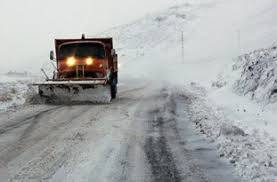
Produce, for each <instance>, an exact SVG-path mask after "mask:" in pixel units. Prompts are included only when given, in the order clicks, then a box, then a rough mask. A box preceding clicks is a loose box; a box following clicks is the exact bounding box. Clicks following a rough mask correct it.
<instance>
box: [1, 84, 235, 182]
mask: <svg viewBox="0 0 277 182" xmlns="http://www.w3.org/2000/svg"><path fill="white" fill-rule="evenodd" d="M189 104H190V98H189V97H186V96H184V95H181V94H179V93H178V92H177V91H176V89H172V88H170V87H162V86H155V87H154V86H153V84H152V83H147V84H136V85H135V86H134V84H133V85H132V86H130V84H128V83H125V84H124V85H121V86H120V91H119V98H118V99H117V100H114V101H113V102H112V104H106V105H105V104H103V105H29V106H24V107H23V108H22V109H20V110H19V111H17V112H6V113H2V114H0V135H1V137H0V178H1V179H0V181H59V182H60V181H82V182H83V181H90V182H91V181H107V182H108V181H111V182H114V181H116V182H117V181H118V182H119V181H153V182H158V181H159V182H163V181H164V182H168V181H174V182H175V181H177V182H178V181H213V182H214V181H218V182H221V181H238V179H237V177H236V176H235V175H234V173H233V168H232V166H230V165H229V164H228V163H227V162H225V161H223V160H222V159H219V156H218V154H217V153H216V147H215V146H214V144H213V143H212V142H211V141H209V140H208V139H206V138H205V137H204V136H203V135H201V134H199V132H197V130H195V128H194V126H193V123H192V122H191V121H190V120H189V117H188V116H189V114H190V113H188V109H187V107H188V105H189Z"/></svg>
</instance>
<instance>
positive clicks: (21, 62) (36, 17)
mask: <svg viewBox="0 0 277 182" xmlns="http://www.w3.org/2000/svg"><path fill="white" fill-rule="evenodd" d="M173 3H174V0H139V1H138V0H116V1H112V0H78V1H76V0H0V51H1V52H0V53H1V59H0V64H1V66H0V72H5V71H8V70H20V69H24V70H25V69H26V70H32V71H36V70H34V69H38V67H37V65H33V64H32V63H34V62H36V61H37V62H38V64H41V63H42V62H45V61H47V60H45V59H46V58H48V53H49V50H50V49H52V48H53V47H52V46H53V39H54V38H57V37H58V38H63V37H71V36H74V37H79V36H80V34H81V33H82V32H85V33H87V34H94V33H98V32H101V31H103V30H105V29H108V28H110V27H113V26H117V25H121V24H125V23H128V22H131V21H133V20H135V19H137V18H139V17H142V16H144V15H145V14H148V13H152V12H154V11H158V10H161V9H164V8H166V7H168V6H171V5H173Z"/></svg>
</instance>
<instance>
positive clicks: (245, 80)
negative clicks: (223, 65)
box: [233, 46, 277, 104]
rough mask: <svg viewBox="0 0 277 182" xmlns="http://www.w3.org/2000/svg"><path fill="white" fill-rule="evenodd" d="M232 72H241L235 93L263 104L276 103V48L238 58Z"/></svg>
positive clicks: (235, 86)
mask: <svg viewBox="0 0 277 182" xmlns="http://www.w3.org/2000/svg"><path fill="white" fill-rule="evenodd" d="M233 70H234V71H238V70H239V72H241V76H240V78H239V79H238V80H237V81H236V82H235V84H234V89H235V90H236V91H237V93H239V94H241V95H247V96H250V97H251V98H252V99H255V100H257V101H258V102H262V103H264V104H269V103H276V102H277V46H273V47H270V48H268V49H261V50H256V51H254V52H252V53H249V54H245V55H242V56H240V57H239V58H238V60H237V61H236V63H235V64H234V66H233Z"/></svg>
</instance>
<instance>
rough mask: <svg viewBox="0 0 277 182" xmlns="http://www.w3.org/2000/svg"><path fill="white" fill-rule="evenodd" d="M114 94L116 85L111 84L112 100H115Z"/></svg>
mask: <svg viewBox="0 0 277 182" xmlns="http://www.w3.org/2000/svg"><path fill="white" fill-rule="evenodd" d="M116 94H117V84H112V85H111V97H112V99H115V98H116Z"/></svg>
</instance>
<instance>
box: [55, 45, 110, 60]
mask: <svg viewBox="0 0 277 182" xmlns="http://www.w3.org/2000/svg"><path fill="white" fill-rule="evenodd" d="M70 56H75V57H80V58H84V57H95V58H99V59H104V58H105V49H104V46H103V45H101V44H98V43H74V44H66V45H62V46H61V47H60V50H59V58H60V59H65V58H67V57H70Z"/></svg>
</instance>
